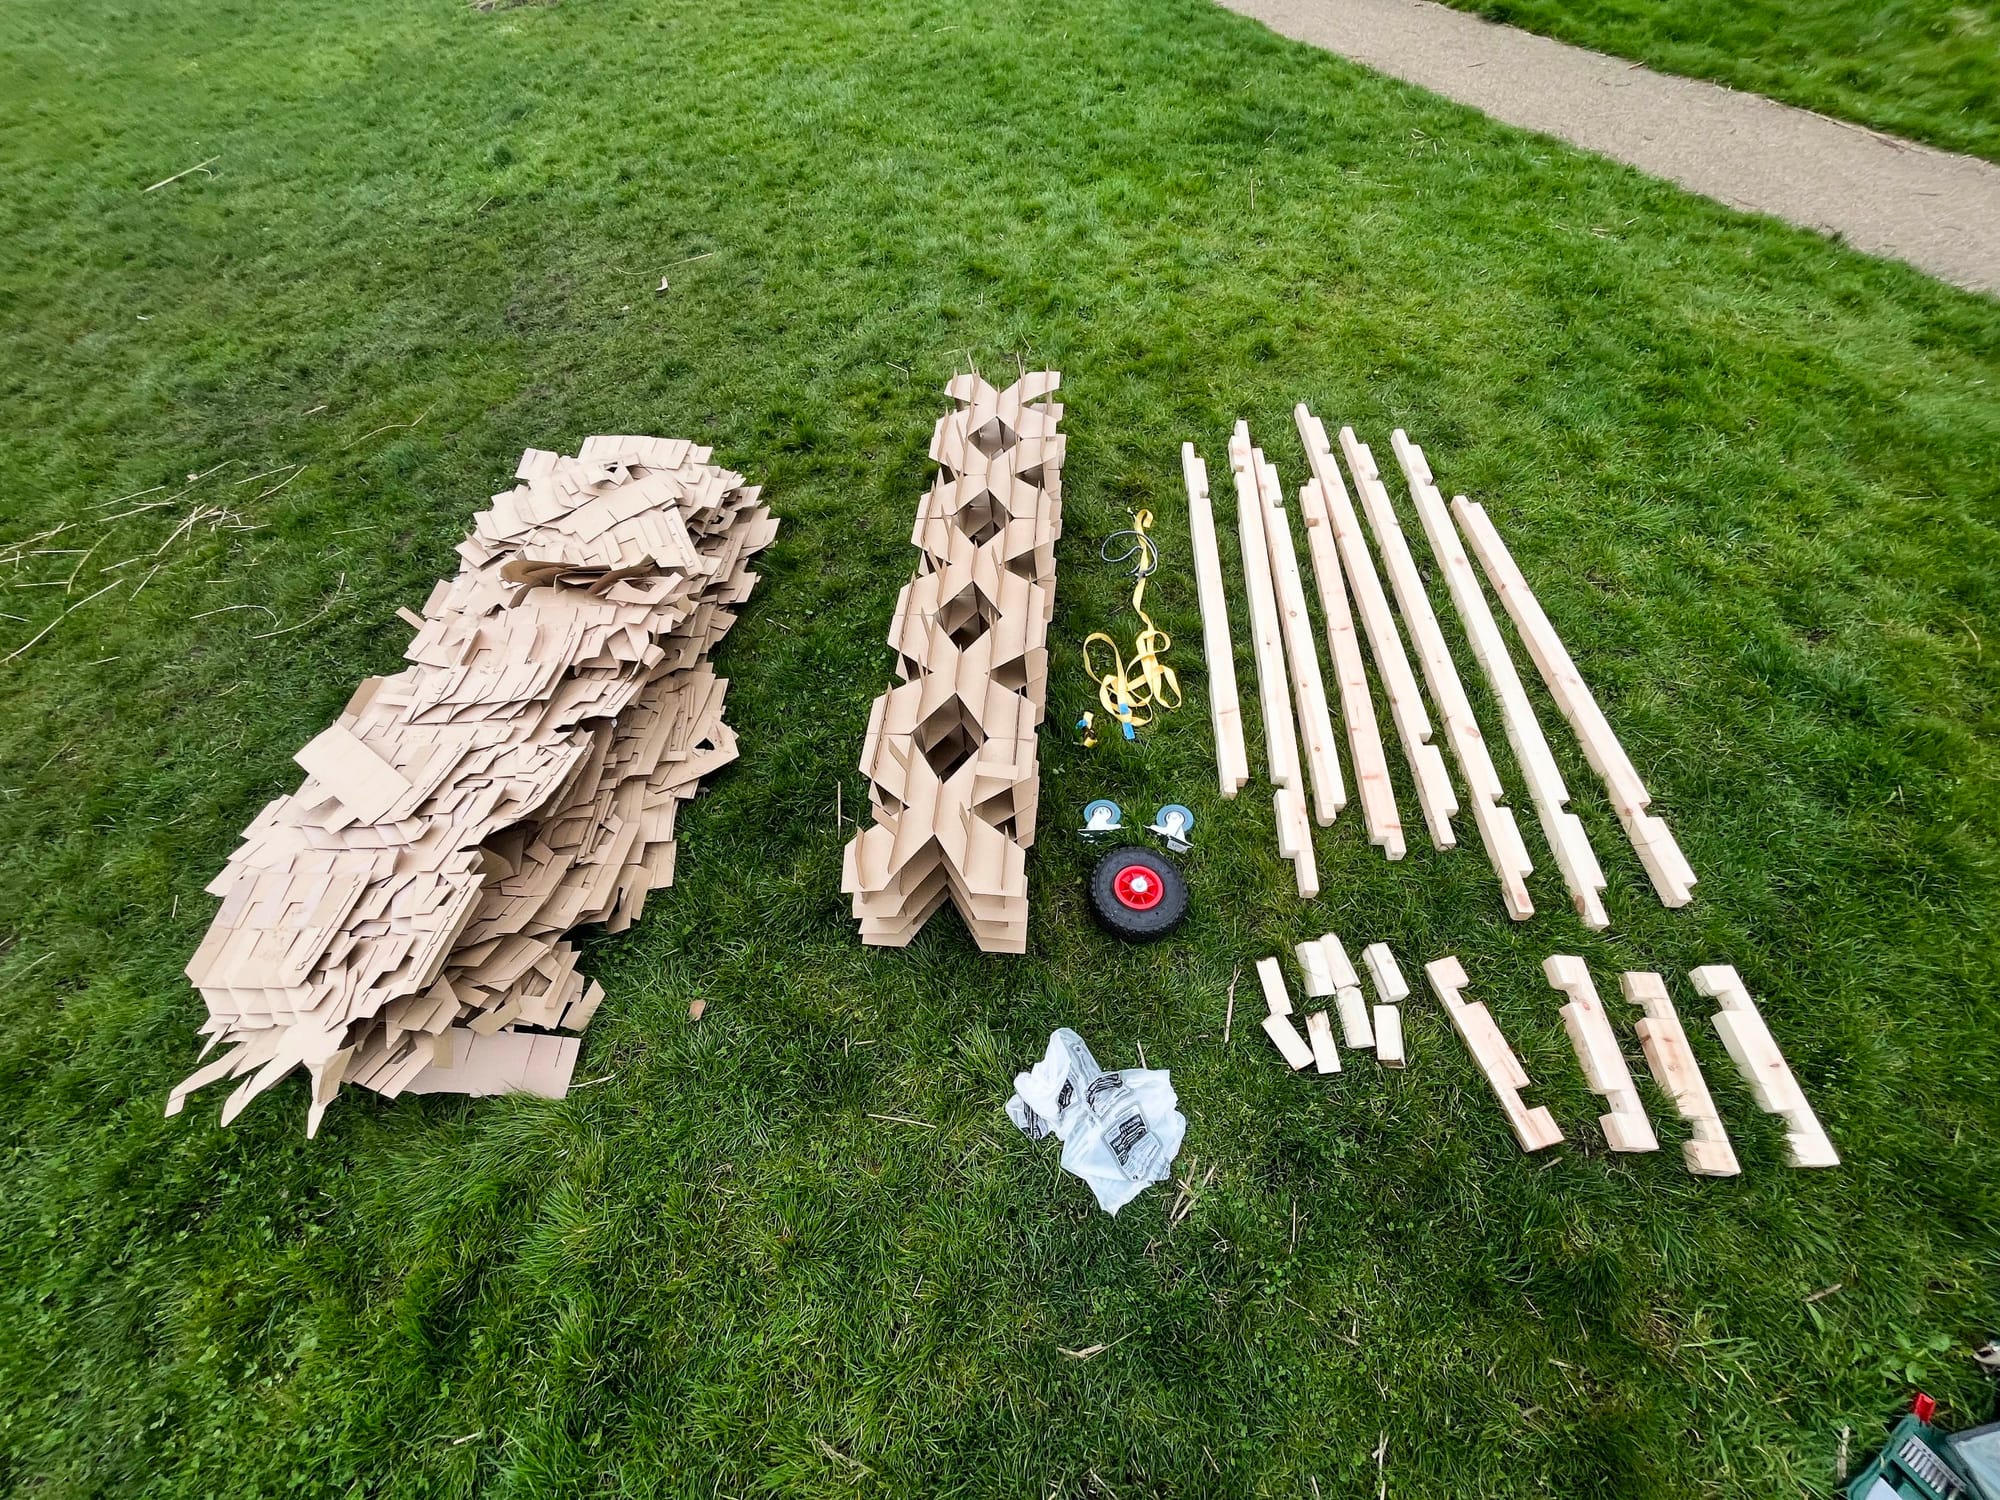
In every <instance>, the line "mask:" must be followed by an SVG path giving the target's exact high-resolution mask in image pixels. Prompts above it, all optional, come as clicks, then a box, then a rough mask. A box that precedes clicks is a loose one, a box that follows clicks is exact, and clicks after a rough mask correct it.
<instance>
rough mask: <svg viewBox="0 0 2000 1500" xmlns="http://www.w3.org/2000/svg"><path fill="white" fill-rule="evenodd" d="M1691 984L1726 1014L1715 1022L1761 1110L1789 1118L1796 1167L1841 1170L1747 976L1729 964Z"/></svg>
mask: <svg viewBox="0 0 2000 1500" xmlns="http://www.w3.org/2000/svg"><path fill="white" fill-rule="evenodd" d="M1688 978H1689V979H1690V980H1692V981H1693V983H1694V987H1695V988H1696V989H1697V990H1699V991H1700V992H1701V993H1702V994H1704V995H1707V996H1708V997H1709V998H1710V999H1712V1000H1714V1001H1716V1002H1717V1003H1718V1004H1719V1005H1720V1006H1721V1007H1722V1008H1721V1009H1720V1010H1718V1011H1717V1012H1716V1013H1715V1015H1714V1016H1713V1017H1711V1020H1712V1021H1713V1023H1714V1026H1715V1030H1716V1033H1717V1034H1718V1035H1719V1036H1721V1038H1722V1045H1723V1046H1725V1047H1727V1048H1728V1049H1729V1055H1730V1057H1731V1058H1733V1059H1734V1060H1735V1063H1736V1066H1737V1067H1738V1068H1739V1069H1740V1070H1741V1071H1742V1074H1743V1077H1744V1079H1745V1081H1747V1082H1748V1083H1749V1085H1750V1092H1751V1093H1752V1094H1754V1095H1756V1098H1757V1107H1758V1108H1759V1109H1761V1110H1763V1111H1764V1113H1765V1114H1767V1115H1783V1116H1784V1117H1785V1146H1786V1150H1787V1155H1788V1158H1789V1160H1790V1161H1791V1164H1792V1165H1793V1166H1795V1167H1837V1166H1839V1165H1840V1157H1839V1155H1838V1153H1836V1152H1835V1151H1834V1149H1833V1142H1832V1141H1830V1140H1828V1139H1827V1134H1826V1131H1825V1130H1824V1129H1822V1128H1821V1126H1820V1123H1819V1117H1818V1116H1817V1115H1815V1114H1814V1113H1813V1109H1812V1106H1811V1105H1810V1104H1808V1103H1807V1102H1806V1096H1805V1090H1803V1089H1801V1088H1800V1087H1799V1084H1798V1080H1797V1079H1795V1078H1793V1077H1792V1070H1791V1067H1790V1065H1789V1064H1787V1063H1786V1061H1785V1055H1784V1053H1782V1052H1780V1051H1779V1050H1778V1044H1777V1043H1776V1042H1775V1041H1773V1040H1772V1039H1771V1032H1770V1029H1769V1028H1768V1027H1766V1026H1765V1025H1764V1018H1763V1016H1761V1015H1760V1014H1758V1011H1757V1002H1756V1001H1754V1000H1752V999H1751V998H1750V991H1749V990H1748V989H1746V988H1745V987H1744V984H1743V976H1742V975H1740V974H1738V973H1737V972H1736V969H1735V967H1734V966H1733V965H1731V964H1706V965H1704V966H1703V967H1701V968H1699V969H1694V970H1691V971H1689V973H1688Z"/></svg>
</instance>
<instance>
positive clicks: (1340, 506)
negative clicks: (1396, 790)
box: [1292, 402, 1458, 849]
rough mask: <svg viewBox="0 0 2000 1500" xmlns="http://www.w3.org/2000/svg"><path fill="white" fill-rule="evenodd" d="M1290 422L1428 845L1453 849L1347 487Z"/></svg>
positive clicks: (1451, 803) (1446, 811)
mask: <svg viewBox="0 0 2000 1500" xmlns="http://www.w3.org/2000/svg"><path fill="white" fill-rule="evenodd" d="M1292 415H1293V418H1294V419H1295V420H1296V421H1297V423H1298V428H1299V437H1300V439H1301V440H1302V441H1303V442H1304V443H1305V448H1306V462H1307V463H1308V464H1310V465H1311V466H1312V474H1313V478H1314V479H1316V480H1317V481H1318V482H1319V488H1320V494H1321V495H1322V496H1324V497H1325V499H1326V506H1327V518H1328V522H1329V524H1331V526H1332V527H1333V539H1334V542H1335V544H1336V546H1337V547H1338V548H1339V551H1340V561H1341V563H1342V565H1343V566H1344V567H1345V569H1346V571H1347V583H1348V586H1349V587H1350V588H1351V589H1352V590H1353V591H1354V603H1355V607H1356V608H1357V609H1358V610H1359V611H1360V613H1361V628H1362V629H1363V630H1364V631H1365V632H1366V633H1367V636H1368V649H1369V650H1370V651H1372V652H1373V653H1374V655H1375V670H1376V671H1377V672H1378V673H1380V674H1381V678H1382V690H1383V691H1384V692H1385V693H1386V694H1387V695H1388V698H1389V716H1390V718H1392V719H1393V720H1395V723H1396V733H1397V735H1398V736H1399V737H1400V738H1401V739H1402V742H1403V755H1404V757H1405V758H1406V759H1407V760H1408V761H1409V763H1410V775H1411V778H1412V779H1413V780H1414V781H1415V782H1416V786H1417V802H1418V804H1419V805H1420V806H1421V807H1422V808H1423V812H1424V823H1425V825H1426V826H1427V827H1428V828H1429V829H1430V835H1431V843H1432V844H1433V845H1435V846H1436V847H1437V848H1439V849H1449V848H1451V847H1452V846H1453V845H1454V844H1456V843H1457V842H1458V835H1457V834H1456V833H1454V832H1453V831H1452V826H1451V820H1452V817H1453V816H1454V815H1455V814H1456V813H1457V812H1458V796H1457V794H1456V793H1455V792H1453V791H1452V789H1451V777H1450V776H1449V775H1447V774H1446V772H1445V768H1444V755H1443V752H1441V751H1440V750H1439V749H1438V748H1437V746H1435V745H1433V744H1432V743H1431V742H1430V740H1431V720H1430V715H1429V714H1427V713H1426V712H1425V711H1424V701H1423V695H1422V694H1421V693H1420V692H1419V691H1418V690H1417V678H1416V673H1414V672H1413V671H1411V670H1410V658H1409V657H1408V655H1407V654H1405V652H1404V650H1403V638H1402V636H1401V635H1399V634H1398V633H1397V631H1396V617H1395V615H1393V614H1392V613H1391V612H1390V610H1389V599H1388V596H1387V595H1386V594H1384V593H1383V592H1382V580H1381V579H1380V578H1379V577H1377V576H1376V573H1375V562H1374V559H1373V558H1371V557H1370V556H1369V555H1368V541H1367V538H1366V537H1365V536H1364V535H1363V534H1362V530H1361V521H1360V518H1359V517H1358V516H1356V515H1355V513H1354V506H1353V504H1352V502H1350V501H1349V500H1348V498H1347V485H1346V483H1345V482H1344V481H1343V480H1342V479H1341V477H1340V466H1339V465H1338V464H1337V463H1335V462H1334V458H1333V449H1332V447H1331V446H1330V445H1329V444H1328V442H1327V440H1326V428H1325V427H1323V426H1321V425H1320V420H1319V418H1318V417H1315V416H1314V415H1313V414H1312V413H1311V412H1310V411H1308V410H1307V409H1306V406H1305V403H1304V402H1301V403H1299V405H1298V406H1297V407H1295V408H1294V409H1293V412H1292Z"/></svg>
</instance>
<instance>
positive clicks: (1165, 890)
mask: <svg viewBox="0 0 2000 1500" xmlns="http://www.w3.org/2000/svg"><path fill="white" fill-rule="evenodd" d="M1090 912H1091V915H1092V916H1094V917H1096V918H1097V920H1098V922H1099V924H1100V925H1102V926H1103V928H1104V930H1105V931H1106V932H1109V933H1110V934H1111V935H1112V936H1113V937H1119V938H1123V939H1124V940H1125V941H1126V942H1128V943H1150V942H1152V941H1153V940H1154V939H1156V938H1163V937H1165V936H1166V935H1167V934H1168V933H1170V932H1172V931H1173V930H1174V929H1175V928H1176V927H1178V926H1180V925H1181V923H1183V922H1185V921H1186V920H1187V912H1188V891H1187V882H1186V881H1185V880H1182V879H1181V874H1180V871H1178V870H1176V869H1175V868H1174V867H1173V866H1172V865H1170V864H1168V863H1167V862H1166V861H1165V860H1164V859H1161V858H1160V856H1159V855H1157V854H1155V853H1154V852H1153V851H1152V850H1150V849H1139V848H1135V847H1128V848H1124V849H1113V850H1112V851H1111V852H1110V853H1109V854H1107V855H1105V856H1104V858H1102V859H1100V860H1099V861H1098V862H1097V867H1096V868H1095V869H1093V870H1092V871H1091V872H1090Z"/></svg>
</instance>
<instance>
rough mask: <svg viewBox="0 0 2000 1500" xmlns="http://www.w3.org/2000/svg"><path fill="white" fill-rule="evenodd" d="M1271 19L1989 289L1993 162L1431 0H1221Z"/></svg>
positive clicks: (1571, 138) (1571, 137)
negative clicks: (1537, 33)
mask: <svg viewBox="0 0 2000 1500" xmlns="http://www.w3.org/2000/svg"><path fill="white" fill-rule="evenodd" d="M1222 3H1223V4H1224V5H1227V6H1228V7H1229V8H1230V9H1231V10H1234V11H1237V12H1239V13H1240V14H1242V15H1246V16H1250V17H1252V18H1254V19H1256V20H1259V21H1262V22H1263V23H1264V24H1265V25H1266V26H1269V27H1270V28H1271V29H1272V30H1273V31H1276V32H1279V33H1280V34H1282V35H1284V36H1288V37H1292V38H1295V39H1296V40H1298V41H1302V42H1310V43H1312V44H1313V45H1315V46H1319V47H1324V48H1326V49H1327V50H1328V51H1330V52H1337V53H1339V54H1340V55H1341V56H1342V57H1346V58H1350V59H1352V60H1353V61H1355V62H1358V63H1362V64H1364V65H1366V66H1367V67H1370V68H1374V69H1376V70H1378V71H1379V72H1383V73H1387V74H1389V75H1390V76H1392V77H1395V78H1400V79H1402V80H1403V81H1405V82H1406V83H1414V84H1416V85H1418V86H1419V87H1422V88H1426V89H1430V90H1432V91H1433V92H1435V93H1439V94H1442V95H1444V96H1445V97H1446V98H1448V99H1454V100H1457V101H1458V102H1459V103H1461V104H1467V105H1470V106H1471V107H1472V108H1474V109H1477V110H1480V111H1482V112H1484V113H1485V114H1488V115H1491V116H1492V117H1493V118H1494V119H1496V120H1503V121H1505V122H1506V123H1508V124H1510V125H1518V126H1521V127H1523V128H1525V129H1528V130H1535V131H1540V132H1542V133H1543V134H1546V135H1552V136H1558V137H1560V138H1561V139H1563V140H1565V141H1568V142H1570V143H1571V144H1572V145H1576V146H1581V147H1582V148H1583V149H1584V150H1586V151H1595V152H1599V153H1601V154H1602V155H1605V156H1609V157H1612V158H1614V159H1615V160H1618V161H1622V162H1625V163H1627V164H1628V165H1630V166H1634V167H1637V168H1639V169H1640V170H1641V171H1643V172H1650V173H1652V174H1653V175H1654V176H1656V177H1664V178H1666V179H1668V180H1669V181H1671V182H1676V183H1679V184H1680V185H1681V186H1682V187H1684V188H1687V189H1689V190H1691V191H1693V192H1697V193H1701V194H1704V195H1706V196H1707V197H1710V198H1714V199H1716V200H1717V201H1719V202H1722V203H1726V204H1728V205H1729V206H1730V207H1732V208H1741V209H1748V210H1750V211H1752V212H1755V213H1766V214H1771V215H1774V216H1775V217H1777V218H1780V219H1785V220H1788V221H1789V222H1791V223H1793V224H1798V225H1801V226H1803V227H1805V228H1808V229H1818V230H1822V231H1824V232H1826V233H1829V234H1834V235H1838V236H1839V237H1840V238H1842V239H1843V240H1845V241H1846V242H1847V243H1848V244H1849V245H1851V246H1853V247H1854V248H1855V249H1857V250H1863V251H1866V252H1868V253H1869V254H1871V255H1884V256H1889V257H1891V258H1893V259H1896V260H1902V261H1907V262H1909V264H1911V265H1913V266H1916V267H1918V268H1919V269H1921V270H1924V271H1928V272H1929V273H1930V274H1931V275H1933V276H1936V277H1938V278H1939V279H1940V280H1943V281H1948V282H1951V283H1953V284H1954V285H1957V286H1961V287H1965V288H1967V289H1969V290H1972V291H1979V292H1985V293H1988V294H1989V295H2000V166H1995V165H1993V164H1992V163H1990V162H1984V161H1980V160H1978V159H1976V158H1974V157H1969V156H1955V155H1953V154H1952V153H1951V152H1948V151H1938V150H1935V149H1933V148H1932V147H1929V146H1919V145H1916V144H1914V143H1912V142H1909V141H1903V140H1897V139H1895V138H1894V137H1892V136H1885V135H1882V134H1879V133H1878V132H1876V131H1872V130H1867V129H1863V128H1862V127H1860V126H1857V125H1848V124H1845V123H1843V122H1841V121H1838V120H1830V119H1827V118H1826V117H1825V116H1823V115H1816V114H1813V113H1811V112H1810V111H1808V110H1803V109H1794V108H1792V107H1791V106H1790V105H1786V104H1777V103H1774V102H1773V101H1771V100H1769V99H1766V98H1764V97H1762V96H1761V95H1757V94H1744V93H1738V92H1737V91H1735V90H1734V89H1726V88H1723V87H1722V86H1721V85H1719V84H1713V83H1703V82H1699V81H1697V80H1695V79H1689V78H1675V77H1670V76H1668V75H1666V74H1662V73H1655V72H1653V71H1652V70H1650V69H1648V68H1644V67H1640V66H1637V65H1635V64H1633V63H1629V62H1624V61H1622V60H1620V59H1618V58H1614V57H1605V56H1603V55H1602V54H1600V53H1596V52H1588V51H1585V50H1584V49H1583V48H1581V47H1571V46H1568V45H1566V44H1565V43H1562V42H1556V41H1551V40H1549V39H1548V38H1546V37H1540V36H1534V35H1532V34H1530V33H1528V32H1525V31H1518V30H1516V29H1514V28H1513V27H1511V26H1496V25H1494V24H1493V23H1492V22H1489V21H1485V20H1481V19H1480V18H1479V17H1477V16H1472V15H1467V14H1466V13H1464V12H1463V11H1456V10H1449V9H1447V8H1446V7H1444V6H1442V5H1436V4H1432V3H1430V0H1222Z"/></svg>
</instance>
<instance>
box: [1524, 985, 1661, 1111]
mask: <svg viewBox="0 0 2000 1500" xmlns="http://www.w3.org/2000/svg"><path fill="white" fill-rule="evenodd" d="M1542 972H1543V973H1544V974H1546V975H1547V976H1548V981H1549V984H1550V985H1551V986H1552V987H1553V988H1555V989H1558V990H1560V991H1562V992H1563V993H1564V994H1565V995H1567V996H1568V997H1569V1003H1568V1004H1567V1005H1565V1006H1563V1008H1562V1018H1563V1028H1564V1030H1566V1031H1568V1032H1569V1042H1570V1045H1571V1046H1572V1047H1574V1048H1575V1049H1576V1060H1577V1062H1578V1063H1579V1064H1580V1065H1581V1066H1582V1068H1583V1077H1584V1081H1585V1082H1586V1083H1588V1084H1589V1085H1590V1088H1591V1092H1592V1093H1596V1094H1602V1095H1603V1096H1604V1102H1605V1103H1606V1104H1608V1105H1610V1106H1611V1109H1610V1112H1609V1113H1608V1114H1604V1115H1600V1116H1599V1117H1598V1121H1597V1123H1598V1125H1599V1126H1600V1127H1601V1128H1602V1129H1603V1131H1604V1143H1605V1144H1606V1145H1607V1146H1609V1147H1610V1148H1611V1149H1612V1150H1613V1151H1657V1150H1659V1149H1660V1141H1659V1137H1657V1136H1656V1135H1654V1134H1653V1125H1652V1122H1651V1121H1650V1120H1648V1119H1647V1118H1646V1108H1645V1106H1644V1105H1643V1104H1641V1103H1640V1102H1639V1091H1638V1090H1637V1089H1636V1088H1634V1087H1633V1086H1632V1070H1631V1069H1630V1068H1628V1067H1627V1066H1626V1065H1625V1054H1624V1053H1623V1052H1622V1051H1620V1050H1619V1047H1618V1034H1617V1032H1615V1031H1613V1030H1612V1028H1611V1018H1610V1017H1609V1016H1608V1015H1606V1014H1605V1013H1604V1003H1603V1002H1602V1001H1601V1000H1599V999H1598V998H1597V986H1596V985H1595V984H1593V983H1592V982H1591V978H1590V969H1589V966H1588V965H1586V964H1585V963H1584V961H1583V960H1582V959H1581V958H1578V957H1577V956H1576V955H1575V954H1572V953H1552V954H1550V955H1549V956H1548V957H1547V958H1546V959H1544V960H1543V961H1542Z"/></svg>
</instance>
